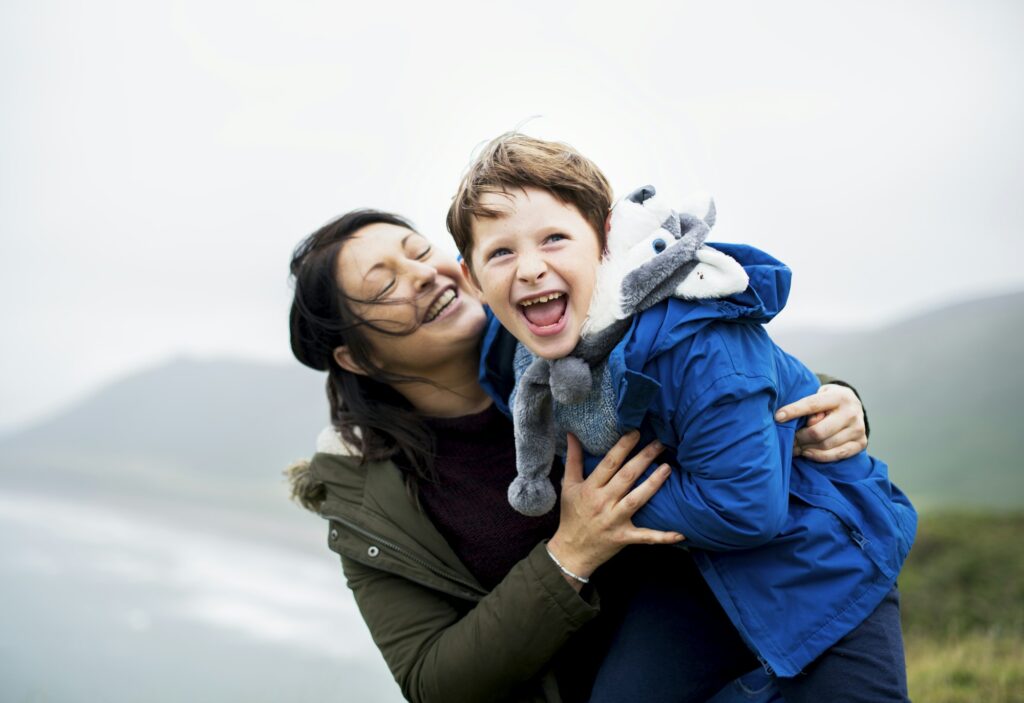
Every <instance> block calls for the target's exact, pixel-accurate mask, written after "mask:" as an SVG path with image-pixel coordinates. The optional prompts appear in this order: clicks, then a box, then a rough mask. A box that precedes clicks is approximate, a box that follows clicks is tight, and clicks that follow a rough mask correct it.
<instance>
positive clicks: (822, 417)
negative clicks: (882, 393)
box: [775, 383, 868, 461]
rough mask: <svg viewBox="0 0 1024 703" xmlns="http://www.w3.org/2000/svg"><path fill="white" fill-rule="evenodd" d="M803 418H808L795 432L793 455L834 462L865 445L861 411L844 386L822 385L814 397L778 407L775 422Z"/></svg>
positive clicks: (866, 443) (865, 436) (858, 401)
mask: <svg viewBox="0 0 1024 703" xmlns="http://www.w3.org/2000/svg"><path fill="white" fill-rule="evenodd" d="M805 415H806V416H809V417H808V418H807V424H806V425H805V426H804V428H803V429H802V430H800V431H799V432H797V433H796V439H795V441H794V446H793V454H794V456H804V457H807V458H808V459H813V460H814V461H836V460H838V459H845V458H846V457H849V456H853V455H854V454H856V453H858V452H860V451H862V450H863V449H865V448H866V447H867V446H868V438H867V434H866V432H865V428H864V408H863V406H861V404H860V399H858V398H857V394H856V393H854V392H853V391H852V390H851V389H849V388H847V387H846V386H837V385H833V384H831V383H828V384H825V385H824V386H822V387H821V388H819V389H818V392H817V393H816V394H814V395H809V396H807V397H806V398H801V399H800V400H798V401H796V402H795V403H790V404H789V405H787V406H785V407H783V408H779V411H778V412H777V413H775V419H776V420H778V421H779V422H784V421H785V420H789V419H791V418H794V417H804V416H805Z"/></svg>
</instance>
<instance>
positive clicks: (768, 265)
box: [627, 243, 793, 358]
mask: <svg viewBox="0 0 1024 703" xmlns="http://www.w3.org/2000/svg"><path fill="white" fill-rule="evenodd" d="M709 246H711V247H713V248H715V249H717V250H718V251H720V252H722V253H723V254H727V255H728V256H731V257H732V258H733V259H735V260H736V261H737V262H738V263H739V264H740V265H741V266H743V270H744V271H746V273H747V276H748V277H749V279H750V280H749V283H748V285H747V288H746V290H744V291H743V292H741V293H735V294H732V295H729V296H727V297H725V298H715V299H701V300H682V299H679V298H670V299H669V300H667V301H664V302H663V303H662V304H661V305H662V306H663V307H662V310H664V311H665V312H664V313H663V314H657V309H658V306H655V308H654V309H652V310H651V311H648V312H647V313H645V314H644V315H642V316H640V317H641V318H642V319H640V320H639V322H638V324H640V325H643V326H645V327H646V328H647V329H646V333H645V334H641V335H638V336H635V335H634V336H633V337H634V340H636V339H638V338H639V339H643V340H646V341H647V343H648V344H649V346H646V347H645V348H643V349H630V350H629V351H627V356H628V355H630V354H631V353H639V354H641V355H642V356H643V357H644V358H651V357H654V356H657V355H658V354H659V353H661V352H663V351H665V350H667V349H670V348H672V347H674V346H675V345H677V344H679V342H680V340H682V339H685V338H686V337H689V336H691V335H693V334H696V333H697V332H698V331H699V330H701V329H703V328H704V327H705V326H706V325H707V324H709V323H711V322H714V321H715V320H734V321H745V322H750V323H752V324H762V325H763V324H767V323H768V322H770V321H771V320H772V319H773V318H774V317H775V316H776V315H778V314H779V313H780V312H781V311H782V308H783V307H785V305H786V300H787V299H788V298H789V288H790V282H791V280H792V276H793V274H792V271H790V269H789V267H788V266H786V265H785V264H783V263H782V262H781V261H779V260H778V259H776V258H775V257H773V256H771V255H770V254H768V253H766V252H763V251H761V250H760V249H756V248H754V247H752V246H748V245H745V244H720V243H715V244H710V245H709ZM669 308H671V313H669V312H668V309H669Z"/></svg>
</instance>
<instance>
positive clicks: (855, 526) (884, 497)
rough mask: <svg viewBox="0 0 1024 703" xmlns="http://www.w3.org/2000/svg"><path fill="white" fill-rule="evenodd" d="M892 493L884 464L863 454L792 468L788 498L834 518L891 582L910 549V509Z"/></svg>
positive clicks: (796, 464) (899, 495)
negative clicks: (792, 497) (831, 461)
mask: <svg viewBox="0 0 1024 703" xmlns="http://www.w3.org/2000/svg"><path fill="white" fill-rule="evenodd" d="M892 490H893V489H892V487H891V486H890V484H889V482H888V479H887V478H886V468H885V464H883V463H881V462H879V461H877V460H876V459H873V458H872V457H870V456H869V455H867V454H865V453H863V452H862V453H861V454H858V455H856V456H854V457H851V458H849V459H845V460H843V461H839V462H833V463H826V464H814V463H812V462H809V461H806V460H801V459H797V460H796V461H794V463H793V475H792V477H791V483H790V491H791V492H792V494H793V495H794V496H795V497H796V498H798V499H800V500H801V501H803V502H804V503H807V504H808V505H810V506H812V507H814V508H818V509H820V510H825V511H828V512H829V513H831V514H832V515H834V516H835V517H836V519H837V520H838V521H839V522H840V523H841V524H842V526H843V527H844V528H845V529H846V532H847V533H848V535H849V537H850V540H851V542H852V543H853V544H854V545H855V546H856V547H857V548H858V549H860V550H861V551H863V552H864V554H865V555H866V556H867V557H868V558H869V559H870V560H871V562H872V563H873V564H874V565H875V566H876V567H877V568H878V570H879V571H881V572H882V574H884V575H885V577H886V578H888V579H892V580H895V578H896V575H897V574H898V573H899V570H900V567H901V566H902V564H903V560H904V559H905V558H906V556H907V552H908V551H909V549H910V539H912V531H908V529H907V526H906V524H905V523H906V522H907V519H906V516H907V515H908V512H909V515H910V516H913V508H911V507H910V504H909V502H906V501H905V497H903V495H902V493H899V491H898V490H895V494H896V495H894V494H893V493H892V492H891V491H892ZM900 498H903V503H902V504H901V502H900V501H899V499H900ZM915 521H916V517H915ZM908 532H909V535H910V537H909V539H908Z"/></svg>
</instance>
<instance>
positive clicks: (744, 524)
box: [634, 375, 795, 551]
mask: <svg viewBox="0 0 1024 703" xmlns="http://www.w3.org/2000/svg"><path fill="white" fill-rule="evenodd" d="M773 402H774V390H773V389H772V388H771V386H770V384H769V382H768V379H766V378H762V377H743V376H740V375H730V376H728V377H724V378H720V379H718V380H716V381H715V382H714V383H713V384H712V385H711V387H709V388H708V389H707V390H706V391H704V393H703V394H702V396H701V398H699V399H698V401H697V403H695V405H694V407H691V408H690V409H689V412H683V413H680V414H678V415H677V417H676V421H677V427H676V434H677V436H678V437H679V438H680V439H679V445H678V448H677V450H676V461H675V464H676V467H678V468H676V469H675V471H673V476H672V477H671V478H670V479H669V481H668V483H666V485H665V486H664V487H663V488H662V490H661V491H659V492H658V493H657V494H656V495H655V496H654V497H653V498H652V499H651V500H650V501H649V502H648V505H647V506H645V507H644V508H642V509H641V511H640V513H638V515H637V518H638V520H635V521H634V522H636V524H638V525H640V524H643V525H644V526H645V527H654V528H656V529H672V530H675V531H678V532H681V533H683V534H684V535H686V539H687V544H689V545H690V546H692V547H698V548H702V549H711V550H716V551H723V550H731V549H749V548H751V547H756V546H759V545H761V544H764V543H765V542H767V541H769V540H770V539H771V538H772V537H774V536H775V535H776V534H777V533H778V532H779V530H781V529H782V525H783V523H784V521H785V519H786V514H787V511H788V501H789V473H790V459H791V456H792V454H791V443H792V440H791V439H789V440H788V441H787V444H788V446H785V447H784V446H781V443H780V440H779V433H778V432H777V430H776V426H775V422H774V420H773V418H772V412H771V408H772V404H773ZM789 424H790V427H791V428H792V426H793V425H795V421H791V422H790V423H789ZM791 436H792V435H790V437H791ZM648 521H651V522H648ZM669 526H671V527H669Z"/></svg>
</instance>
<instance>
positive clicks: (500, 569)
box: [418, 404, 562, 590]
mask: <svg viewBox="0 0 1024 703" xmlns="http://www.w3.org/2000/svg"><path fill="white" fill-rule="evenodd" d="M427 424H428V425H429V426H430V427H431V429H433V430H434V433H435V434H436V436H437V455H436V459H435V461H434V468H435V471H436V474H437V477H438V481H437V483H432V482H428V481H425V480H421V481H419V482H418V489H419V497H420V503H421V504H422V505H423V509H424V510H425V511H426V513H427V515H428V516H429V517H430V519H431V520H432V521H433V523H434V525H436V526H437V528H438V530H439V531H440V532H441V534H442V535H443V536H444V538H445V539H446V540H447V541H448V543H449V544H450V545H451V546H452V549H454V550H455V553H456V554H457V555H458V556H459V558H460V559H461V560H462V562H463V563H464V564H465V565H466V567H467V568H468V569H469V570H470V572H471V573H472V574H473V575H474V576H475V577H476V578H477V580H479V581H480V584H481V585H482V586H484V587H485V588H487V589H488V590H489V589H492V588H494V587H495V586H496V585H497V584H498V582H500V581H501V580H502V579H503V578H504V577H505V575H506V574H507V573H508V572H509V570H510V569H511V568H512V567H513V566H514V565H515V564H516V562H518V561H519V560H521V559H523V558H524V557H525V556H526V555H527V554H529V552H530V550H531V549H533V548H534V547H535V546H536V545H537V543H538V542H540V541H541V540H543V539H547V538H549V537H551V535H553V534H554V532H555V530H556V529H557V527H558V508H557V507H556V508H555V509H554V510H552V511H551V512H550V513H548V514H547V515H543V516H541V517H526V516H525V515H520V514H519V513H517V512H516V511H515V510H513V509H512V507H511V506H510V505H509V504H508V497H507V495H508V486H509V484H510V483H512V480H513V479H514V478H515V477H516V448H515V440H514V438H513V435H512V421H511V420H509V419H508V418H507V417H505V416H504V415H503V414H502V413H501V411H500V410H498V409H497V408H496V407H494V405H493V404H492V405H491V406H490V407H488V408H487V410H484V411H483V412H481V413H478V414H476V415H466V416H463V417H455V418H430V419H429V420H428V421H427ZM561 477H562V466H561V464H558V465H557V466H555V467H553V468H552V475H551V478H552V479H553V481H554V484H555V488H556V490H557V489H558V488H559V484H560V482H561Z"/></svg>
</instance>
